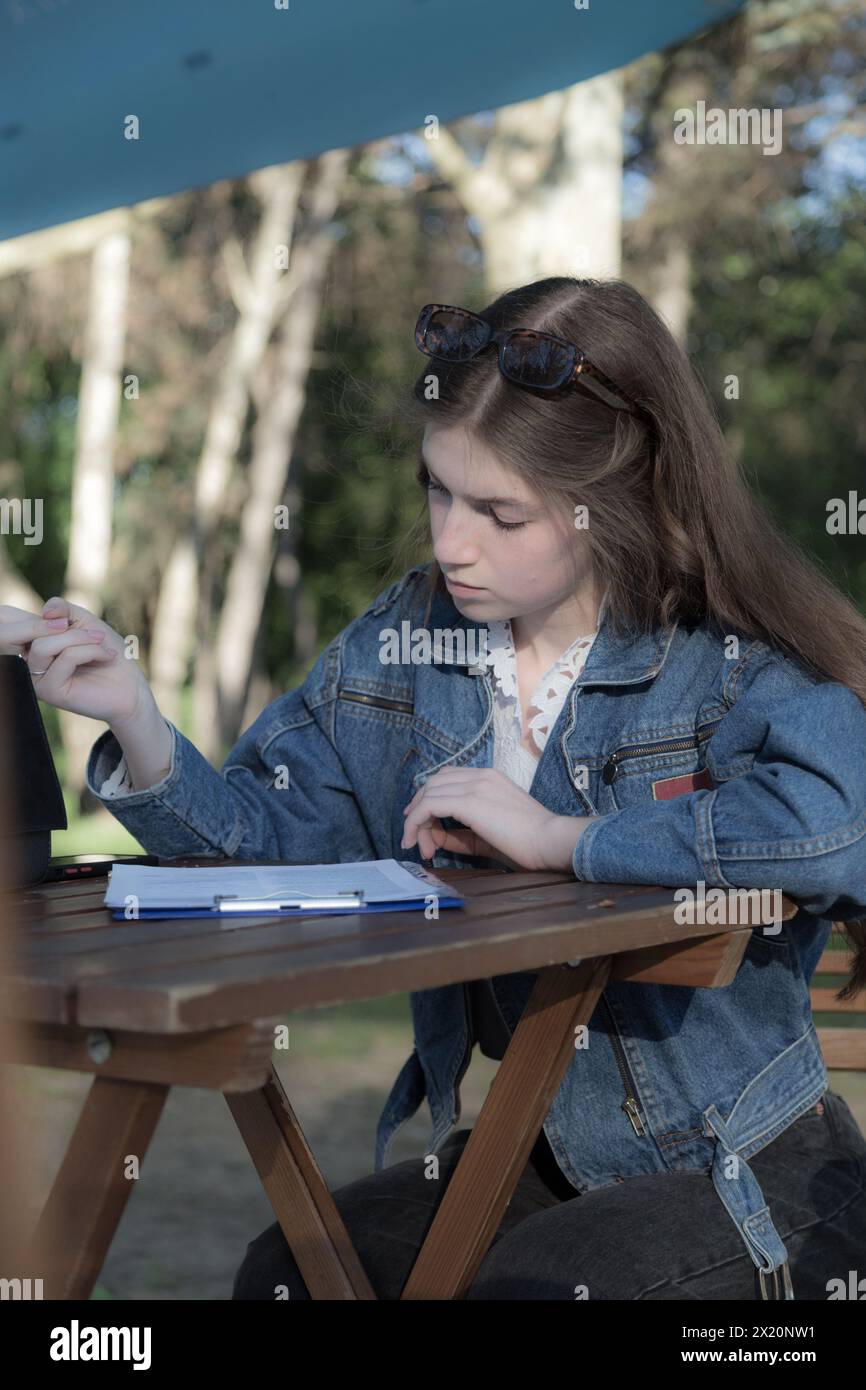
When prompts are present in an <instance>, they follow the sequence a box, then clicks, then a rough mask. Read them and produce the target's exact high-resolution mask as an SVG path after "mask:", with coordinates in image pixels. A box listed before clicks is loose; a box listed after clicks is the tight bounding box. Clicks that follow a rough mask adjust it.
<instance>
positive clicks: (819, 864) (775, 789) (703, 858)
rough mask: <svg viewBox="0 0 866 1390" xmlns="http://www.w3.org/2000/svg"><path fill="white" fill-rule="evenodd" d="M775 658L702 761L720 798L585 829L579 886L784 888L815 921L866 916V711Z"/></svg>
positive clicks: (611, 816) (614, 816)
mask: <svg viewBox="0 0 866 1390" xmlns="http://www.w3.org/2000/svg"><path fill="white" fill-rule="evenodd" d="M809 679H810V678H809V677H804V676H803V675H801V674H800V673H799V672H796V673H794V672H792V671H791V669H790V668H789V667H787V666H786V664H784V663H783V662H782V661H780V660H778V659H775V658H772V659H770V660H769V661H767V662H765V663H764V664H763V666H761V668H760V669H759V670H758V672H757V674H756V676H755V677H754V678H753V680H752V682H751V684H750V685H749V687H748V688H747V689H746V690H745V691H744V692H743V693H742V694H740V695H739V697H738V698H737V700H736V703H735V704H734V705H733V707H732V708H731V709H730V710H729V711H728V713H727V714H726V715H725V716H724V718H723V719H722V722H721V723H720V725H719V727H718V728H717V729H716V731H715V733H714V735H713V737H712V739H711V740H710V741H709V743H708V745H707V749H706V764H707V768H708V770H709V772H710V775H711V777H712V780H713V781H714V782H715V783H717V786H716V788H715V789H714V790H701V791H696V792H690V793H688V794H686V795H683V796H678V797H674V798H673V799H671V800H668V801H648V802H647V803H646V804H645V805H637V806H630V807H628V808H626V809H624V810H621V811H612V812H610V813H608V814H606V815H602V816H598V817H594V818H592V819H591V820H590V822H589V825H588V826H587V828H586V830H585V831H584V833H583V834H582V835H581V837H580V839H579V840H578V842H577V845H576V846H575V850H574V855H573V860H572V863H573V868H574V873H575V876H576V877H577V878H579V879H585V880H589V881H591V882H596V883H646V884H658V885H660V886H664V887H680V886H687V885H692V884H695V883H697V882H698V881H699V880H703V881H704V883H705V884H706V885H707V886H708V887H709V886H715V887H721V888H759V889H760V888H767V889H774V888H778V889H779V890H780V891H781V892H783V893H786V894H787V895H788V896H789V897H791V898H792V899H794V901H796V902H797V903H798V904H799V906H800V907H802V908H805V909H806V911H808V912H810V913H812V914H814V915H815V916H817V917H826V918H831V919H834V920H839V921H849V920H851V919H852V918H856V917H858V916H864V915H866V709H864V707H863V705H862V703H861V701H860V700H859V698H858V697H857V695H856V694H855V693H854V692H853V691H852V690H850V689H849V688H848V687H847V686H845V685H841V684H838V683H836V682H822V683H817V682H815V683H810V684H805V681H807V680H809Z"/></svg>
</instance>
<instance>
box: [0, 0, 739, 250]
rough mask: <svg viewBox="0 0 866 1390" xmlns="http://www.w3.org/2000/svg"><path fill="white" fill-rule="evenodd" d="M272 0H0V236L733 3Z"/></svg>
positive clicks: (605, 49)
mask: <svg viewBox="0 0 866 1390" xmlns="http://www.w3.org/2000/svg"><path fill="white" fill-rule="evenodd" d="M279 3H281V0H233V2H231V0H146V3H145V4H140V3H133V2H132V0H53V3H51V4H50V5H49V4H44V3H43V0H7V3H6V4H5V5H4V6H3V8H2V10H0V188H2V193H0V238H5V237H11V236H18V235H20V234H21V233H23V232H29V231H33V230H35V229H37V228H40V227H47V226H52V225H54V224H56V223H60V222H67V221H70V220H71V219H73V218H78V217H85V216H87V215H88V214H90V213H94V212H101V211H103V210H105V209H106V208H112V207H118V206H120V205H123V204H128V203H136V202H139V201H141V200H142V199H145V198H151V197H155V196H157V195H160V194H168V193H176V192H179V191H180V190H182V189H188V188H195V187H199V186H202V185H206V184H209V183H212V182H214V181H215V180H216V179H224V178H234V177H238V176H240V175H242V174H245V173H247V172H249V171H250V170H251V169H258V168H261V167H263V166H264V165H268V164H278V163H282V162H284V161H286V160H289V159H295V158H308V157H311V156H313V155H316V154H319V153H320V152H321V151H323V150H329V149H335V148H338V147H342V146H354V145H359V144H363V143H364V142H366V141H368V140H371V139H378V138H381V137H382V136H386V135H392V134H396V133H399V132H401V131H406V130H420V129H421V128H423V125H424V118H425V117H426V116H428V115H431V114H432V115H435V116H438V118H439V120H440V121H441V122H443V123H447V122H449V121H453V120H455V119H456V118H457V117H458V116H465V115H470V114H472V113H473V112H476V111H483V110H489V109H491V108H494V107H498V106H505V105H508V104H509V103H511V102H515V101H523V100H526V99H527V98H529V97H533V96H539V95H541V94H542V93H544V92H549V91H555V90H558V89H560V88H563V87H568V86H570V85H571V84H572V83H574V82H578V81H581V80H582V79H584V78H587V77H591V76H593V75H595V74H596V73H599V72H604V71H607V70H609V69H611V68H617V67H621V66H623V64H625V63H629V62H631V61H632V60H633V59H635V58H637V57H639V56H640V55H641V54H642V53H646V52H648V51H650V50H652V49H659V48H664V47H666V46H667V45H668V44H671V43H673V42H674V41H677V40H680V39H683V38H685V37H687V36H688V35H689V34H693V33H697V32H699V31H700V30H702V29H705V28H708V27H711V26H713V25H715V24H716V23H718V22H719V21H720V20H722V19H724V18H726V17H727V16H728V15H730V14H732V13H733V12H734V11H736V10H737V9H739V8H740V5H741V3H742V0H665V3H663V4H661V5H658V4H652V3H650V0H590V4H589V8H588V9H584V10H582V9H577V8H575V6H574V4H573V3H572V0H535V3H533V4H527V3H526V0H365V3H359V0H287V3H288V8H286V9H278V8H276V5H277V4H279ZM128 116H135V117H137V118H138V122H139V134H140V138H139V139H137V140H128V139H125V138H124V123H125V120H126V118H127V117H128Z"/></svg>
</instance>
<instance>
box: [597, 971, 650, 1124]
mask: <svg viewBox="0 0 866 1390" xmlns="http://www.w3.org/2000/svg"><path fill="white" fill-rule="evenodd" d="M601 999H602V1003H603V1004H604V1007H605V1009H606V1010H607V1016H608V1018H609V1019H610V1030H609V1033H608V1036H609V1038H610V1043H611V1047H612V1048H613V1055H614V1057H615V1058H616V1064H617V1066H618V1067H619V1074H620V1076H621V1077H622V1083H623V1086H624V1087H625V1100H624V1101H623V1103H622V1105H621V1106H620V1109H621V1110H624V1111H625V1113H626V1114H627V1115H628V1117H629V1119H630V1120H631V1127H632V1129H633V1130H634V1132H635V1134H636V1135H637V1136H638V1138H640V1137H641V1136H642V1135H643V1134H644V1133H645V1132H646V1131H645V1130H644V1126H643V1123H642V1121H641V1118H640V1108H639V1106H638V1103H637V1100H636V1099H635V1095H634V1092H635V1091H636V1090H637V1087H636V1086H635V1084H634V1081H633V1080H632V1075H631V1071H630V1070H629V1065H628V1061H627V1059H626V1055H625V1051H624V1049H623V1045H622V1043H621V1042H620V1039H619V1033H618V1032H617V1029H616V1023H615V1022H614V1017H613V1011H612V1009H611V1007H610V1004H609V1003H608V1002H607V1000H606V999H605V997H604V995H602V996H601Z"/></svg>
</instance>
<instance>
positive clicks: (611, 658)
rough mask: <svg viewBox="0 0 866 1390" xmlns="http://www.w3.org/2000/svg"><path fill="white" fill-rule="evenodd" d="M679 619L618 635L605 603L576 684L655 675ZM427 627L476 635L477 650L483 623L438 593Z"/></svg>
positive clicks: (467, 664) (459, 661) (477, 671)
mask: <svg viewBox="0 0 866 1390" xmlns="http://www.w3.org/2000/svg"><path fill="white" fill-rule="evenodd" d="M678 625H679V620H678V619H676V618H675V619H674V620H673V622H672V623H671V624H669V625H668V626H667V627H664V626H662V625H661V624H658V623H655V624H653V626H652V627H651V628H650V629H649V630H648V631H646V632H639V633H638V632H636V633H632V634H626V635H618V634H616V633H615V632H614V631H613V628H612V625H611V622H610V615H609V610H608V606H607V604H606V603H605V604H603V605H602V609H601V613H600V615H599V628H598V633H597V635H596V638H595V641H594V642H593V644H592V646H591V647H590V650H589V655H588V656H587V658H586V663H585V665H584V668H583V670H582V671H581V673H580V675H579V676H578V677H577V679H576V681H575V685H578V686H583V685H636V684H637V683H638V682H639V681H645V680H651V679H653V678H654V677H655V676H657V675H658V673H659V671H660V670H661V668H662V666H663V665H664V663H665V660H666V658H667V655H668V652H669V651H670V649H671V644H672V642H673V638H674V634H675V632H676V629H677V627H678ZM426 626H427V627H428V628H434V629H435V628H442V629H451V630H452V631H454V630H459V629H462V630H463V631H465V632H466V633H470V632H475V633H476V634H478V635H477V636H476V637H475V639H474V644H473V643H470V642H467V648H468V650H469V651H470V652H471V650H472V646H473V645H474V646H475V650H476V651H477V650H478V649H479V644H480V643H481V641H482V634H483V630H484V623H483V622H474V621H473V620H472V619H471V618H468V617H466V615H465V614H463V613H461V612H460V611H459V610H458V609H457V607H456V606H455V604H454V601H453V599H452V598H451V596H450V594H448V593H442V592H440V591H437V592H436V593H435V594H434V596H433V602H432V603H431V605H430V616H429V619H428V621H427V624H426ZM450 664H452V665H454V666H459V667H462V668H463V669H464V670H465V671H466V674H467V675H483V674H484V671H485V669H486V668H485V667H481V666H474V665H473V664H472V662H471V660H469V659H468V657H467V658H459V657H457V658H455V659H454V660H453V661H452V662H451V663H450Z"/></svg>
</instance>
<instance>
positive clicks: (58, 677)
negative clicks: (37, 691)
mask: <svg viewBox="0 0 866 1390" xmlns="http://www.w3.org/2000/svg"><path fill="white" fill-rule="evenodd" d="M116 656H117V653H116V652H115V650H114V648H113V647H110V648H109V649H108V651H106V650H105V648H104V647H103V646H101V645H100V644H99V643H98V642H83V643H79V644H78V645H76V646H71V647H64V649H63V651H62V652H60V653H59V654H58V655H57V656H56V657H55V658H54V660H53V661H52V662H51V663H50V665H49V666H48V667H47V669H44V668H43V667H41V666H39V664H38V663H37V662H34V666H35V667H36V670H35V671H31V673H30V674H31V676H32V677H33V679H34V680H38V681H40V682H41V688H42V689H44V690H47V689H48V688H49V687H50V688H51V689H58V688H59V687H60V686H62V685H63V684H65V682H66V681H68V680H71V679H72V676H73V675H74V674H75V671H76V670H77V668H78V667H79V666H86V664H87V663H88V661H103V662H109V661H113V660H114V659H115V657H116ZM38 672H41V675H40V674H37V673H38Z"/></svg>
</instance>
